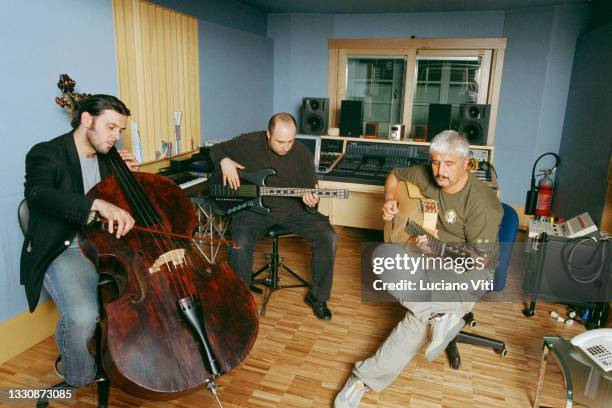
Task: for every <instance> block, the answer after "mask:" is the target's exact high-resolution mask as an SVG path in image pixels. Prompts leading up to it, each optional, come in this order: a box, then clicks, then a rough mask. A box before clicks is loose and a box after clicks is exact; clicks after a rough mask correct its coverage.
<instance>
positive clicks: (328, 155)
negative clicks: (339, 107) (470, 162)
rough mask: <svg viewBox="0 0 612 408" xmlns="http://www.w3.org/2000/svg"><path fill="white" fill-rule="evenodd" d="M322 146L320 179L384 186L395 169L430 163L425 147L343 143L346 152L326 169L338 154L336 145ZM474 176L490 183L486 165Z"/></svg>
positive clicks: (489, 173)
mask: <svg viewBox="0 0 612 408" xmlns="http://www.w3.org/2000/svg"><path fill="white" fill-rule="evenodd" d="M325 147H326V146H325V145H322V148H321V156H320V166H323V165H324V163H325V165H326V168H325V170H326V171H325V173H326V174H325V175H324V176H320V177H321V178H322V179H324V180H330V181H341V182H346V183H361V184H374V185H384V184H385V180H386V178H387V175H388V174H389V172H390V171H391V170H393V169H394V168H396V167H410V166H414V165H415V164H429V163H430V162H431V161H430V158H429V146H421V145H397V144H390V143H375V142H354V141H347V147H346V153H345V154H344V156H342V159H341V160H340V161H339V162H338V163H337V164H336V165H335V166H334V167H333V168H330V166H331V164H332V163H334V162H335V161H336V160H337V159H338V157H340V156H341V153H339V152H338V150H337V149H336V146H333V147H334V148H332V149H330V150H332V151H328V150H326V149H325ZM483 167H484V169H483ZM322 172H323V171H322ZM476 176H477V177H478V178H479V179H481V180H483V181H487V182H490V181H491V170H490V168H489V167H488V166H481V168H480V169H479V170H478V171H477V172H476Z"/></svg>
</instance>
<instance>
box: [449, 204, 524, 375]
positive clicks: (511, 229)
mask: <svg viewBox="0 0 612 408" xmlns="http://www.w3.org/2000/svg"><path fill="white" fill-rule="evenodd" d="M502 206H503V208H504V216H503V218H502V222H501V225H500V226H499V243H500V249H499V266H498V267H497V269H496V271H495V277H494V279H493V290H494V291H496V292H501V291H502V290H503V289H504V286H505V284H506V275H507V272H508V266H509V265H510V260H511V258H512V250H513V243H514V240H515V238H516V232H517V231H518V215H517V214H516V211H514V209H513V208H512V207H510V206H509V205H507V204H502ZM463 319H464V320H465V323H466V325H467V326H470V327H474V326H476V320H474V315H473V314H472V313H471V312H470V313H467V314H466V315H465V316H464V317H463ZM457 343H465V344H473V345H476V346H482V347H489V348H492V349H493V350H494V351H495V352H496V353H498V354H500V355H501V356H502V357H505V356H506V355H507V354H508V349H507V348H506V344H505V343H504V342H503V341H501V340H497V339H492V338H490V337H484V336H479V335H477V334H474V333H467V332H464V331H462V332H460V333H459V334H458V335H457V336H456V337H455V339H454V340H452V341H451V342H450V343H448V346H447V347H446V354H447V356H448V360H449V362H450V365H451V367H452V368H454V369H455V370H458V369H459V367H460V366H461V356H460V355H459V349H458V348H457Z"/></svg>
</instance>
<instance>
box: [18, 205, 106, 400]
mask: <svg viewBox="0 0 612 408" xmlns="http://www.w3.org/2000/svg"><path fill="white" fill-rule="evenodd" d="M17 220H18V221H19V228H21V232H22V233H23V235H24V236H26V235H27V233H28V222H29V221H30V207H28V202H27V201H26V199H25V198H24V199H23V200H21V202H20V203H19V206H18V207H17ZM109 282H110V281H109V280H103V279H101V280H100V282H99V283H98V287H101V286H103V285H105V284H108V283H109ZM95 339H96V341H95V342H96V356H95V358H96V362H97V364H98V367H102V365H101V360H100V356H101V355H102V353H101V344H102V341H101V333H100V326H99V325H98V327H96V334H95ZM61 360H62V357H61V355H59V356H58V357H57V358H56V360H55V363H54V365H53V369H54V371H55V373H56V374H57V375H58V376H60V377H62V378H63V375H62V373H61V369H59V367H58V366H59V364H60V362H61ZM94 381H95V382H96V383H97V385H98V408H106V407H107V406H108V394H109V391H110V382H109V381H108V379H107V378H106V377H104V378H100V379H98V380H94ZM70 388H74V387H72V386H70V385H68V384H67V383H66V382H65V381H62V382H60V383H57V384H55V385H53V386H51V387H49V388H48V389H49V390H59V389H70ZM48 406H49V400H48V399H47V398H45V397H41V398H40V399H38V401H37V402H36V408H46V407H48Z"/></svg>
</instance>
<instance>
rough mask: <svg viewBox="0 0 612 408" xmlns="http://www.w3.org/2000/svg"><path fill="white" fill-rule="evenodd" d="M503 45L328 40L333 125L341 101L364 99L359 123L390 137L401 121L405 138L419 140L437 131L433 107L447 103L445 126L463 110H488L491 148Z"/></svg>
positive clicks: (470, 41) (487, 42) (494, 42)
mask: <svg viewBox="0 0 612 408" xmlns="http://www.w3.org/2000/svg"><path fill="white" fill-rule="evenodd" d="M505 48H506V39H505V38H430V39H418V38H417V39H412V38H411V39H330V40H329V41H328V49H329V76H328V92H329V101H330V109H329V115H330V117H329V123H330V127H334V126H338V125H339V122H340V116H341V115H340V113H341V112H340V111H341V106H342V101H343V100H347V99H353V100H362V101H363V108H364V115H363V122H364V125H365V124H366V123H368V124H370V128H377V129H378V135H377V136H378V137H379V138H382V139H386V138H388V133H389V125H390V124H402V125H404V127H405V131H404V138H406V137H410V138H419V139H421V138H422V137H423V131H424V130H427V131H428V133H430V131H429V128H430V127H432V128H435V126H430V123H429V108H430V105H432V104H436V105H437V106H434V108H436V107H439V106H440V105H444V106H443V108H444V109H445V110H446V111H445V112H446V113H445V115H443V116H444V118H445V124H444V125H443V126H444V127H445V129H448V127H454V128H457V122H458V121H459V112H460V108H459V107H460V106H461V107H462V111H464V113H465V112H471V110H469V109H467V107H468V106H473V105H468V104H478V105H486V108H483V109H486V112H487V117H488V130H487V131H488V139H487V140H486V143H487V144H489V145H492V144H493V142H494V137H495V132H494V131H495V121H496V117H497V105H498V101H499V92H500V86H501V74H502V68H503V60H504V53H505ZM449 110H450V111H451V112H450V114H449V112H448V111H449ZM483 111H484V110H483ZM449 116H450V118H451V119H448V118H449ZM449 121H450V123H449ZM373 123H375V124H377V126H372V124H373ZM436 123H438V122H436ZM415 125H419V127H418V129H419V132H415ZM435 130H436V129H434V131H435ZM364 134H365V133H364ZM368 135H369V133H368ZM429 136H431V135H429Z"/></svg>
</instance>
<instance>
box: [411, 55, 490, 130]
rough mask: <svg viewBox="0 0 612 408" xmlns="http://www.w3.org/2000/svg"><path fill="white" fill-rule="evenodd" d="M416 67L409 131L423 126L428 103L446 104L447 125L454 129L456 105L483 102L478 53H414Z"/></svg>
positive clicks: (456, 112)
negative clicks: (436, 54)
mask: <svg viewBox="0 0 612 408" xmlns="http://www.w3.org/2000/svg"><path fill="white" fill-rule="evenodd" d="M416 70H417V75H416V77H417V79H416V87H415V90H414V102H413V107H412V127H411V133H413V132H414V128H415V125H425V126H426V125H427V123H428V120H429V107H430V104H444V105H450V109H451V128H453V129H457V126H458V122H459V106H460V105H462V104H467V103H474V104H475V103H479V101H482V100H484V101H486V91H487V84H488V77H487V78H483V57H481V56H469V57H461V56H458V57H449V56H440V57H435V56H417V63H416ZM487 71H488V69H487ZM482 82H484V84H485V86H481V85H480V84H481V83H482ZM430 136H433V135H430Z"/></svg>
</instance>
